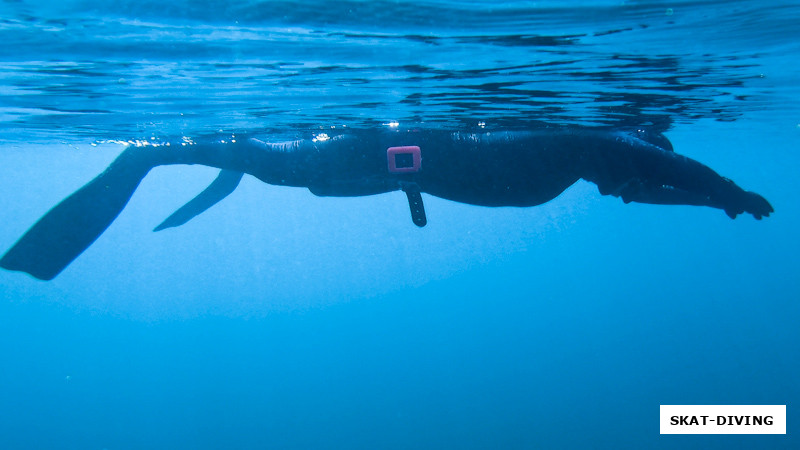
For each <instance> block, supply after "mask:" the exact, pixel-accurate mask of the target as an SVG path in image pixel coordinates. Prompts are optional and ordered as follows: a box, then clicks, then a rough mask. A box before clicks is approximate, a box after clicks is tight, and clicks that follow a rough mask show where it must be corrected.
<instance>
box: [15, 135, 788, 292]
mask: <svg viewBox="0 0 800 450" xmlns="http://www.w3.org/2000/svg"><path fill="white" fill-rule="evenodd" d="M167 164H202V165H206V166H211V167H217V168H220V169H223V172H222V174H221V175H220V177H219V178H218V179H217V181H215V183H214V184H212V186H211V187H209V189H207V190H206V191H204V192H203V193H201V195H199V196H198V197H197V198H195V199H194V200H193V201H192V202H190V203H189V204H187V205H186V206H185V207H184V208H182V209H181V210H179V211H178V212H177V213H176V214H175V215H173V217H170V218H169V219H168V220H167V221H165V223H164V224H162V225H160V226H159V227H158V228H157V229H163V228H167V227H170V226H177V225H180V224H182V223H184V222H185V221H187V220H189V219H191V218H192V217H194V216H195V215H197V214H199V213H201V212H202V211H204V210H205V209H207V208H208V207H210V206H212V205H213V204H214V203H216V202H217V201H219V200H221V199H222V198H224V197H225V196H226V195H227V194H229V193H230V192H232V191H233V189H235V187H236V185H237V184H238V182H239V179H240V178H241V175H242V174H243V173H247V174H250V175H252V176H255V177H256V178H258V179H260V180H262V181H264V182H265V183H269V184H276V185H284V186H299V187H307V188H308V189H309V190H310V191H311V192H312V193H314V194H316V195H320V196H362V195H372V194H380V193H384V192H390V191H395V190H399V189H402V190H404V191H405V192H406V194H407V195H408V200H409V204H410V206H411V212H412V218H413V220H414V223H416V224H417V225H419V226H423V225H425V223H426V220H425V214H424V208H423V206H422V197H421V193H423V192H424V193H428V194H431V195H434V196H437V197H441V198H445V199H449V200H454V201H458V202H463V203H469V204H474V205H485V206H534V205H539V204H542V203H545V202H547V201H549V200H552V199H553V198H555V197H556V196H558V195H559V194H560V193H561V192H563V191H564V189H566V188H567V187H569V186H570V185H572V184H573V183H575V182H576V181H577V180H579V179H585V180H588V181H591V182H593V183H595V184H597V186H598V188H599V190H600V193H601V194H603V195H614V196H618V197H621V198H622V200H623V201H625V202H626V203H627V202H632V201H633V202H643V203H657V204H686V205H700V206H710V207H714V208H719V209H722V210H724V211H725V212H726V213H727V214H728V215H729V216H730V217H731V218H735V217H736V215H738V214H741V213H744V212H747V213H750V214H752V215H753V216H754V217H755V218H756V219H760V218H761V217H763V216H768V215H769V214H770V213H771V212H772V211H773V210H772V207H771V206H770V204H769V203H768V202H767V201H766V200H765V199H764V198H763V197H761V196H760V195H758V194H756V193H753V192H749V191H745V190H743V189H741V188H740V187H739V186H737V185H736V184H734V183H733V182H732V181H731V180H729V179H727V178H724V177H722V176H720V175H719V174H717V173H716V172H714V171H713V170H711V169H710V168H708V167H707V166H705V165H703V164H701V163H699V162H697V161H694V160H692V159H689V158H687V157H685V156H681V155H678V154H676V153H674V152H673V151H672V147H671V145H670V143H669V141H668V140H667V139H666V138H665V137H664V136H663V135H660V134H651V133H648V132H646V131H643V130H597V129H586V128H553V129H549V128H548V129H540V130H534V131H493V132H481V133H467V132H451V131H445V130H379V131H351V132H348V133H344V134H340V135H336V136H330V137H329V136H326V135H317V136H316V137H315V138H313V139H303V140H297V141H291V142H284V143H268V142H266V139H262V138H259V137H242V136H240V137H238V138H237V139H236V140H235V141H228V142H221V141H220V142H200V143H193V142H183V143H176V144H173V145H160V146H154V145H145V146H140V147H137V146H130V147H128V148H127V149H126V150H125V151H123V152H122V154H121V155H120V156H119V157H118V158H117V159H116V160H115V161H114V162H113V163H112V164H111V165H110V166H109V168H108V169H107V170H106V171H105V172H103V173H102V174H101V175H99V176H98V177H97V178H95V179H94V180H93V181H91V182H90V183H88V184H87V185H86V186H84V187H83V188H81V189H80V190H79V191H77V192H75V193H74V194H72V195H71V196H70V197H68V198H67V199H65V200H64V201H63V202H62V203H61V204H59V205H58V206H56V207H55V208H53V209H52V210H51V211H50V212H49V213H48V214H47V215H45V216H44V217H43V218H42V219H41V220H40V221H39V222H38V223H37V224H36V225H34V226H33V227H32V228H31V229H30V230H29V231H28V232H27V233H26V234H25V236H23V237H22V238H21V239H20V240H19V242H17V244H16V245H15V246H14V247H13V248H12V249H11V250H9V251H8V253H6V255H5V256H4V257H3V258H2V259H1V260H0V266H2V267H4V268H6V269H10V270H22V271H25V272H28V273H30V274H32V275H34V276H36V277H38V278H42V279H50V278H52V277H54V276H55V275H57V274H58V273H59V272H60V271H61V270H63V269H64V267H66V266H67V265H68V264H69V263H70V262H71V261H72V260H73V259H74V258H75V257H77V256H78V255H79V254H80V253H81V252H82V251H83V250H85V249H86V248H87V247H88V246H89V245H90V244H91V243H92V242H93V241H94V240H95V239H96V238H97V237H98V236H99V235H100V234H101V233H102V232H103V231H104V230H105V229H106V228H107V227H108V226H109V225H110V224H111V222H112V221H113V220H114V218H115V217H116V216H117V215H118V214H119V212H120V211H121V210H122V208H123V207H124V206H125V204H126V203H127V201H128V199H129V198H130V196H131V195H132V194H133V192H134V190H135V189H136V187H137V186H138V184H139V182H140V181H141V179H142V178H144V176H145V175H146V174H147V172H148V171H149V170H150V169H152V168H153V167H156V166H160V165H167Z"/></svg>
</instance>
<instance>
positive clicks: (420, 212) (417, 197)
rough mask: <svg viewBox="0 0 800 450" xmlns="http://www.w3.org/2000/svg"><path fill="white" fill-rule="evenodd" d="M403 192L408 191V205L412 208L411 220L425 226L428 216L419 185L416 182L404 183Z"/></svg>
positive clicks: (417, 224) (415, 223)
mask: <svg viewBox="0 0 800 450" xmlns="http://www.w3.org/2000/svg"><path fill="white" fill-rule="evenodd" d="M403 192H405V193H406V197H407V198H408V207H409V208H410V209H411V220H412V221H413V222H414V225H416V226H418V227H424V226H425V225H427V224H428V218H427V217H426V216H425V205H424V204H423V203H422V194H421V193H420V190H419V186H417V184H416V183H404V184H403Z"/></svg>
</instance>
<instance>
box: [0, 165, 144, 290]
mask: <svg viewBox="0 0 800 450" xmlns="http://www.w3.org/2000/svg"><path fill="white" fill-rule="evenodd" d="M151 167H152V166H151V165H149V164H146V163H145V162H144V161H143V160H141V159H140V158H139V157H138V156H137V155H136V154H135V153H134V152H133V151H132V150H126V151H124V152H123V153H122V154H121V155H120V156H119V157H118V158H117V159H116V160H114V162H113V163H111V165H110V166H109V167H108V168H107V169H106V170H105V171H104V172H103V173H101V174H100V175H98V176H97V177H96V178H95V179H93V180H92V181H90V182H89V183H87V184H86V185H85V186H83V187H82V188H80V189H78V190H77V191H75V192H74V193H72V195H70V196H69V197H67V198H65V199H64V200H62V201H61V203H59V204H58V205H56V206H55V207H53V209H51V210H50V211H49V212H48V213H47V214H45V215H44V217H42V218H41V219H39V221H38V222H36V224H35V225H33V226H32V227H31V228H30V229H29V230H28V231H27V232H26V233H25V235H23V236H22V237H21V238H20V239H19V241H17V243H16V244H14V246H13V247H11V249H10V250H9V251H8V252H7V253H6V254H5V255H3V258H2V259H0V267H2V268H4V269H8V270H18V271H21V272H27V273H29V274H31V275H33V276H34V277H36V278H39V279H41V280H52V279H53V278H55V276H56V275H58V274H59V273H60V272H61V271H62V270H64V268H65V267H67V266H68V265H69V263H71V262H72V261H73V260H74V259H75V258H77V257H78V255H80V254H81V253H83V251H84V250H86V249H87V248H88V247H89V246H90V245H91V244H92V242H94V241H95V240H96V239H97V238H98V237H99V236H100V235H101V234H102V233H103V231H105V229H106V228H108V226H109V225H111V222H113V221H114V219H115V218H116V217H117V216H118V215H119V213H120V212H121V211H122V209H123V208H124V207H125V205H126V204H127V203H128V200H130V198H131V196H132V195H133V192H134V191H135V190H136V187H137V186H139V183H140V182H141V181H142V178H144V176H145V175H147V172H148V171H149V170H150V168H151Z"/></svg>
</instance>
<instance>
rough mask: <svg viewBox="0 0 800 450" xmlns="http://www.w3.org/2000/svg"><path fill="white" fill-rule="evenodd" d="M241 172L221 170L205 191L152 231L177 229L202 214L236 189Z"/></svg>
mask: <svg viewBox="0 0 800 450" xmlns="http://www.w3.org/2000/svg"><path fill="white" fill-rule="evenodd" d="M243 175H244V174H243V173H242V172H235V171H233V170H223V171H221V172H220V173H219V175H218V176H217V178H216V179H215V180H214V181H213V182H212V183H211V184H210V185H209V186H208V187H207V188H205V190H204V191H203V192H201V193H199V194H197V196H196V197H195V198H193V199H191V200H189V202H188V203H186V204H185V205H183V206H181V207H180V208H179V209H178V210H177V211H175V212H174V213H172V215H171V216H169V217H167V218H166V220H164V221H163V222H161V224H159V225H158V226H157V227H155V229H153V231H161V230H163V229H165V228H172V227H178V226H181V225H183V224H185V223H186V222H188V221H190V220H192V218H194V217H196V216H198V215H200V214H202V213H203V212H204V211H206V210H207V209H208V208H211V207H212V206H214V205H216V204H217V203H219V201H221V200H222V199H224V198H225V197H227V196H228V195H230V194H231V192H233V191H234V190H235V189H236V186H238V185H239V181H241V179H242V176H243Z"/></svg>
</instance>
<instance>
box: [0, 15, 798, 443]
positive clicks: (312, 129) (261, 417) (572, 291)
mask: <svg viewBox="0 0 800 450" xmlns="http://www.w3.org/2000/svg"><path fill="white" fill-rule="evenodd" d="M798 38H800V5H798V4H797V2H794V1H755V0H752V1H715V0H708V1H691V2H689V1H674V2H666V1H663V2H662V1H652V2H632V1H625V2H620V1H618V0H617V1H597V2H589V1H573V2H560V1H543V2H523V1H514V2H504V3H502V4H495V2H491V1H488V0H485V1H481V0H470V1H445V0H440V1H434V0H430V1H417V2H413V3H412V2H381V1H375V2H361V1H347V0H343V1H337V2H325V1H314V0H306V1H302V2H288V1H287V2H255V1H249V2H226V1H214V2H191V1H173V2H153V1H146V0H145V1H127V0H125V1H116V2H101V1H98V0H86V1H60V2H52V3H50V2H43V1H39V2H33V1H5V2H2V3H0V39H1V42H2V43H3V45H2V46H0V145H1V146H2V148H0V168H2V170H3V176H2V177H0V210H2V212H3V220H2V221H0V249H2V251H5V249H7V248H9V247H10V246H12V245H13V243H14V242H15V241H16V239H17V238H19V236H21V235H22V234H23V233H24V232H25V230H26V229H27V228H28V227H29V226H30V225H32V224H33V223H34V222H35V221H36V220H37V219H38V218H39V217H41V215H42V214H44V213H45V212H46V211H47V210H48V209H49V208H50V207H52V206H53V205H55V204H56V203H57V202H59V201H60V200H61V199H63V198H64V197H65V196H67V195H68V194H70V193H71V192H73V191H74V190H75V189H77V188H78V187H80V186H81V185H83V184H84V183H85V182H87V181H88V180H90V179H91V178H92V177H94V176H95V175H96V174H98V173H99V172H101V171H102V170H103V169H104V168H105V167H106V166H107V164H108V163H109V162H110V161H111V160H113V159H114V157H115V156H116V155H117V154H119V152H120V151H121V150H122V146H121V145H120V144H119V142H121V141H128V140H134V139H146V140H151V139H162V138H172V137H184V136H185V137H196V136H204V135H209V134H219V135H223V136H224V135H227V134H230V133H244V132H257V133H265V134H270V135H274V136H275V137H276V139H278V138H280V139H283V138H287V137H295V136H304V135H308V134H309V133H318V132H325V131H328V130H331V129H335V130H337V131H339V130H341V129H342V128H347V127H350V128H375V127H383V126H387V125H386V124H388V123H392V122H398V123H399V124H401V125H402V126H411V127H431V128H433V127H441V128H450V129H490V130H491V129H500V128H515V129H525V128H531V127H538V126H547V125H565V124H566V125H586V126H600V125H602V126H631V125H636V126H647V127H651V128H655V129H658V130H663V131H665V133H666V135H667V136H668V137H669V139H670V140H671V141H672V143H673V145H674V147H675V149H676V151H677V152H679V153H682V154H685V155H687V156H690V157H692V158H694V159H697V160H699V161H701V162H704V163H706V164H708V165H709V166H711V167H713V168H714V169H715V170H717V171H718V172H720V173H721V174H723V175H725V176H727V177H730V178H732V179H733V180H735V181H736V182H737V183H738V184H739V185H741V186H743V187H745V188H746V189H752V190H754V191H757V192H759V193H760V194H762V195H764V196H765V197H766V198H767V199H769V200H770V202H771V203H772V204H773V206H774V207H775V210H776V212H775V214H774V215H773V216H772V217H769V218H766V219H764V220H762V221H760V222H758V221H755V220H752V218H750V217H740V218H738V219H737V220H733V221H732V220H730V219H728V218H727V217H726V216H725V215H724V214H723V213H722V212H720V211H718V210H712V209H709V208H705V209H704V208H696V207H685V206H677V207H666V206H652V205H639V204H629V205H625V204H623V203H622V202H621V201H619V200H618V199H614V198H610V197H600V195H599V194H598V193H597V190H596V188H595V187H594V186H593V185H590V184H588V183H583V182H581V183H578V184H576V185H575V186H573V187H572V188H570V189H569V190H568V191H566V192H565V193H564V194H562V195H561V196H560V197H559V198H557V199H556V200H554V201H552V202H550V203H548V204H546V205H543V206H541V207H537V208H482V207H475V206H468V205H462V204H458V203H453V202H448V201H444V200H440V199H436V198H433V197H430V196H426V197H425V202H426V209H427V210H428V220H429V224H428V226H427V227H425V228H424V229H418V228H417V227H414V226H413V225H412V224H411V221H410V219H409V217H408V205H407V204H406V202H405V198H404V196H403V194H402V193H397V192H396V193H392V194H385V195H380V196H373V197H362V198H347V199H341V198H317V197H314V196H313V195H311V194H310V193H309V192H308V191H306V190H304V189H298V188H285V187H275V186H267V185H264V184H262V183H260V182H258V181H257V180H255V179H253V178H248V177H246V178H245V180H244V181H243V182H242V185H241V186H240V187H239V189H237V191H236V192H235V193H234V194H233V195H232V196H231V197H229V198H227V199H226V200H225V201H224V202H222V203H221V204H219V205H217V206H215V207H214V208H212V209H211V210H209V211H208V212H206V213H204V214H203V215H202V216H200V217H198V218H196V219H194V220H193V221H191V222H189V223H188V224H186V225H184V226H182V227H179V228H175V229H171V230H167V231H162V232H159V233H152V232H151V231H150V230H152V228H153V227H154V226H156V225H157V224H158V223H160V222H161V220H163V219H164V218H165V217H167V216H168V215H169V214H170V213H171V212H172V211H174V210H175V209H176V208H178V207H179V206H180V205H182V204H183V203H184V202H186V201H187V200H188V199H190V198H192V197H193V196H194V195H195V194H197V193H198V192H199V191H200V190H202V189H203V188H204V187H205V186H206V185H207V184H208V183H209V182H210V181H211V180H212V179H213V178H214V176H215V175H216V174H215V171H214V170H212V169H208V168H205V167H195V166H180V167H178V166H174V167H166V168H158V169H156V170H154V171H153V172H151V174H150V175H148V177H147V178H146V179H145V181H144V182H143V183H142V185H141V186H140V188H139V190H138V191H137V192H136V194H135V195H134V197H133V199H132V201H131V202H130V203H129V205H128V206H127V208H126V209H125V211H124V212H123V213H122V215H121V216H120V217H119V218H118V219H117V221H116V222H115V223H114V224H113V225H112V226H111V227H110V228H109V230H108V231H107V232H106V233H105V234H104V235H103V236H102V237H101V238H100V239H99V240H98V241H97V242H96V243H95V244H94V245H93V246H92V247H91V248H90V249H89V250H87V251H86V252H85V253H84V254H83V255H81V256H80V257H79V258H78V259H77V260H76V261H75V262H74V263H73V264H72V265H71V266H69V267H68V268H67V269H66V270H65V271H64V272H63V273H62V274H61V275H60V276H59V277H58V278H56V279H55V280H53V281H51V282H40V281H37V280H34V279H32V278H30V277H28V276H26V275H23V274H19V273H11V272H6V271H2V272H0V294H2V295H0V447H2V448H14V449H17V448H19V449H38V448H42V449H54V448H64V449H73V448H74V449H103V448H105V449H141V448H203V449H205V448H226V449H227V448H237V449H239V448H241V449H262V448H264V449H306V448H308V449H322V448H332V449H333V448H335V449H340V448H341V449H360V448H363V449H376V448H385V449H396V448H397V449H399V448H409V449H421V448H423V449H424V448H430V449H442V448H459V449H461V448H463V449H472V448H475V449H494V448H508V449H533V448H537V449H538V448H543V449H549V448H553V449H561V448H565V449H571V448H598V449H606V448H608V449H625V448H630V449H640V448H663V449H672V448H681V449H684V448H687V449H716V448H720V449H730V448H743V449H751V448H787V449H788V448H798V446H800V444H799V443H798V439H797V433H798V432H800V423H798V419H797V417H798V414H797V405H798V404H800V403H799V402H800V385H799V384H798V382H797V379H798V375H797V374H798V372H799V371H800V352H798V351H797V346H798V345H797V344H798V342H800V331H798V329H799V327H798V322H799V320H798V319H800V306H799V304H800V302H798V300H800V273H798V268H800V261H799V260H798V259H800V258H798V255H800V240H798V239H797V234H796V233H797V230H798V228H799V226H800V208H798V201H797V199H796V198H795V193H796V192H798V191H800V182H798V177H797V167H798V166H800V155H799V154H798V151H797V149H798V141H799V140H800V107H798V103H797V99H798V98H800V85H799V84H798V80H800V63H798V62H797V61H800V39H798ZM661 404H781V405H783V404H786V405H787V411H788V420H789V422H788V427H787V431H788V434H787V435H786V436H662V435H659V428H658V426H659V425H658V412H659V405H661Z"/></svg>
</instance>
